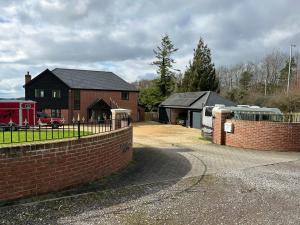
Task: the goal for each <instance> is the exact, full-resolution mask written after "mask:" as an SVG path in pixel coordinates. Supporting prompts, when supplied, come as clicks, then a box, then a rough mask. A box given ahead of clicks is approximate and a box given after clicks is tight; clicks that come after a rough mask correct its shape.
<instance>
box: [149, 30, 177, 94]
mask: <svg viewBox="0 0 300 225" xmlns="http://www.w3.org/2000/svg"><path fill="white" fill-rule="evenodd" d="M177 50H178V49H177V48H175V46H174V45H173V43H172V41H171V40H170V38H169V36H168V35H165V36H163V37H162V39H161V43H160V46H158V47H157V49H156V50H153V51H154V54H155V58H156V60H155V61H154V62H153V63H152V64H153V65H155V66H157V67H158V68H157V73H158V74H159V77H160V78H159V84H158V85H159V89H160V92H161V95H162V96H164V97H165V96H169V95H170V94H171V93H172V91H173V89H174V73H173V71H172V69H173V64H174V63H175V60H174V59H173V58H172V57H171V56H172V54H173V53H174V52H176V51H177Z"/></svg>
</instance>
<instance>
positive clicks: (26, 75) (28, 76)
mask: <svg viewBox="0 0 300 225" xmlns="http://www.w3.org/2000/svg"><path fill="white" fill-rule="evenodd" d="M29 81H31V75H30V74H29V72H27V74H25V84H27V83H28V82H29Z"/></svg>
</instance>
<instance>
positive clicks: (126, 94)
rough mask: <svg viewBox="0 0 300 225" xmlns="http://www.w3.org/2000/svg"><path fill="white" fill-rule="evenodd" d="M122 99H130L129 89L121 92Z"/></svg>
mask: <svg viewBox="0 0 300 225" xmlns="http://www.w3.org/2000/svg"><path fill="white" fill-rule="evenodd" d="M121 99H122V100H129V92H128V91H123V92H122V93H121Z"/></svg>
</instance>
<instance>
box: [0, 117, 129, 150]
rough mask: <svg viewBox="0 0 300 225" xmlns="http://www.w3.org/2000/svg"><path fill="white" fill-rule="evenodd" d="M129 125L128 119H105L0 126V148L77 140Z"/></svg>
mask: <svg viewBox="0 0 300 225" xmlns="http://www.w3.org/2000/svg"><path fill="white" fill-rule="evenodd" d="M130 124H131V119H130V118H129V117H123V118H120V119H113V120H112V119H107V120H100V121H97V122H84V121H75V120H73V122H72V123H70V124H65V123H61V124H57V123H56V124H49V125H41V124H40V125H37V126H16V125H15V124H13V123H11V125H9V124H8V125H5V124H0V147H1V145H5V144H12V143H25V142H37V141H48V140H56V139H65V138H78V139H80V138H81V137H85V136H89V135H94V134H99V133H106V132H110V131H112V130H118V129H121V128H124V127H128V126H130Z"/></svg>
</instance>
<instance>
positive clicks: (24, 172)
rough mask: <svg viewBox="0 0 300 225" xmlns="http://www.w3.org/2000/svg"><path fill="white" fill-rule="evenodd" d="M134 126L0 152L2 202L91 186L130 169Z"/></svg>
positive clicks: (0, 192) (0, 193)
mask: <svg viewBox="0 0 300 225" xmlns="http://www.w3.org/2000/svg"><path fill="white" fill-rule="evenodd" d="M131 159H132V127H129V128H124V129H121V130H117V131H113V132H110V133H104V134H98V135H94V136H90V137H84V138H82V139H79V140H78V139H73V140H62V141H59V142H50V143H46V144H41V143H40V144H32V145H24V146H16V147H7V148H1V149H0V202H1V201H6V200H13V199H18V198H23V197H28V196H34V195H38V194H42V193H47V192H51V191H57V190H61V189H64V188H67V187H71V186H75V185H78V184H83V183H88V182H91V181H93V180H96V179H99V178H102V177H104V176H107V175H109V174H111V173H113V172H115V171H118V170H120V169H122V168H124V167H126V166H127V164H128V163H129V162H130V161H131Z"/></svg>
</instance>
